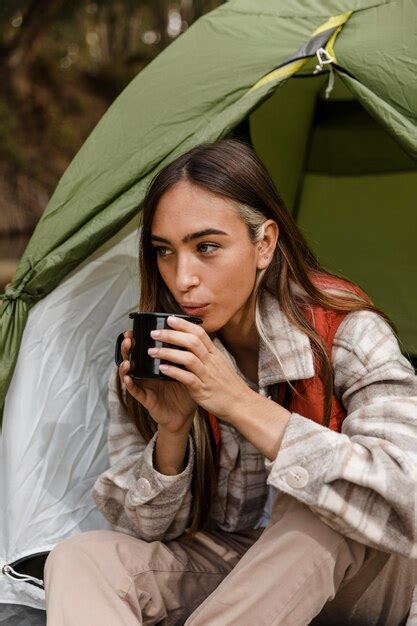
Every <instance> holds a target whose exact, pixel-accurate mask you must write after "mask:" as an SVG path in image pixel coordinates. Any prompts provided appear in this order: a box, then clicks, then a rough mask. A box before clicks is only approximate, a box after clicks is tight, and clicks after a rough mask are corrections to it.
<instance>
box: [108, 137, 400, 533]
mask: <svg viewBox="0 0 417 626" xmlns="http://www.w3.org/2000/svg"><path fill="white" fill-rule="evenodd" d="M181 180H187V181H189V182H191V183H192V184H195V185H198V186H200V187H203V188H205V189H207V190H208V191H211V192H214V193H216V194H220V195H222V196H224V197H226V198H230V199H231V200H233V201H234V206H235V207H236V211H237V212H238V214H239V215H240V216H241V217H242V219H243V220H244V221H245V223H246V224H247V227H248V235H249V238H250V240H251V241H252V242H253V243H255V242H256V241H258V240H259V239H260V238H262V224H263V222H264V221H265V220H267V219H273V220H274V221H275V222H277V224H278V226H279V239H278V242H277V246H276V249H275V253H274V257H273V259H272V261H271V263H270V264H269V266H268V267H267V268H266V269H265V270H262V271H259V272H258V275H257V278H256V281H255V286H254V290H253V293H254V295H255V302H256V307H255V324H256V327H257V330H258V333H259V336H260V337H261V338H262V340H263V341H266V342H267V343H268V345H269V346H270V348H271V350H272V351H273V352H274V353H275V351H274V349H273V346H272V345H271V344H270V343H269V342H268V338H267V336H266V333H265V332H264V329H263V325H262V319H261V316H260V315H259V298H260V294H261V292H262V291H263V289H267V290H268V291H270V293H272V294H274V295H275V297H276V299H277V301H278V303H279V306H280V307H281V309H282V311H283V312H284V313H285V315H286V316H287V317H288V319H289V320H290V322H291V323H292V324H293V325H294V326H296V327H297V328H299V329H300V330H301V331H303V332H304V333H305V334H306V335H307V336H308V337H309V339H310V343H311V347H312V350H313V353H314V357H315V359H316V363H317V364H318V365H319V367H320V368H321V371H322V376H323V380H324V385H325V400H324V406H323V422H322V423H323V424H324V425H325V426H327V425H328V423H329V418H330V410H331V399H332V396H333V367H332V364H331V360H330V356H329V354H328V353H327V349H326V346H325V344H324V342H323V340H322V338H321V337H320V335H319V334H318V333H317V332H316V331H315V329H314V327H313V326H312V325H311V324H310V323H309V322H308V321H307V319H306V317H305V315H303V313H302V309H303V306H305V305H306V303H307V304H308V303H310V304H312V305H316V306H320V307H324V308H326V309H332V310H334V311H342V312H350V311H359V310H368V311H374V312H377V313H378V314H379V315H380V316H381V317H383V318H384V319H385V320H386V321H387V322H388V324H389V325H390V326H391V328H392V329H393V331H394V333H395V334H396V335H397V331H396V328H395V326H394V324H393V323H392V322H391V320H390V319H389V318H388V317H387V316H386V315H385V314H384V313H383V312H382V311H380V310H379V309H377V308H376V307H375V306H374V304H373V303H372V301H371V300H370V299H369V298H368V297H367V296H366V294H363V295H361V293H360V292H359V295H358V293H357V292H358V290H357V289H356V293H354V292H352V291H351V290H344V289H343V287H342V289H341V290H340V291H337V292H335V291H331V290H329V289H325V288H321V287H320V284H323V282H322V281H323V280H324V281H325V280H326V278H327V279H329V278H330V279H332V278H338V279H343V280H344V281H345V283H347V284H348V285H352V286H353V287H355V286H354V285H353V284H352V283H351V282H350V281H348V280H347V279H346V278H345V277H343V276H341V275H340V274H339V275H338V274H335V273H332V272H329V271H327V270H326V269H325V268H323V267H322V266H321V265H320V264H319V262H318V260H317V259H316V257H315V255H314V254H313V252H312V250H311V249H310V247H309V246H308V244H307V242H306V240H305V238H304V237H303V235H302V233H301V232H300V230H299V228H298V226H297V224H296V222H295V221H294V219H293V218H292V216H291V214H290V213H289V212H288V210H287V209H286V207H285V205H284V202H283V200H282V198H281V197H280V196H279V194H278V192H277V190H276V188H275V186H274V183H273V182H272V180H271V177H270V176H269V174H268V171H267V170H266V168H265V167H264V165H263V164H262V162H261V160H260V159H259V158H258V156H257V155H256V153H255V151H254V150H253V149H252V148H251V146H249V145H248V144H246V143H244V142H242V141H240V140H236V139H223V140H220V141H217V142H215V143H213V144H203V145H200V146H197V147H196V148H193V149H192V150H189V151H188V152H186V153H185V154H183V155H181V156H179V157H178V158H176V159H175V160H173V161H172V162H171V163H170V164H169V165H167V166H166V167H164V169H162V170H161V171H160V172H159V173H158V174H157V175H156V177H155V178H154V180H153V181H152V183H151V185H150V187H149V189H148V191H147V194H146V198H145V200H144V207H143V214H142V228H141V235H140V248H139V273H140V290H141V291H140V302H139V310H140V311H167V312H173V313H183V311H182V309H181V308H180V307H179V305H178V304H177V303H176V301H175V300H174V298H173V296H172V294H171V293H170V292H169V291H168V289H167V287H166V285H165V283H164V282H163V280H162V278H161V276H160V274H159V271H158V268H157V260H156V252H155V250H154V248H153V246H152V245H151V240H150V234H151V224H152V219H153V216H154V213H155V210H156V207H157V205H158V202H159V200H160V199H161V197H162V196H163V194H164V193H165V192H166V191H167V190H168V189H170V188H171V187H172V186H173V185H175V184H176V183H178V182H179V181H181ZM276 357H277V359H279V355H276ZM288 382H289V381H288ZM117 384H118V390H119V398H120V401H121V402H123V404H125V406H126V409H127V412H128V415H129V416H130V418H131V419H132V421H133V422H134V423H135V424H136V427H137V428H138V431H139V433H140V434H141V435H142V437H143V438H144V439H145V440H146V441H149V440H150V439H151V437H152V436H153V434H154V433H155V431H156V424H155V422H154V420H153V419H152V418H151V416H150V415H149V413H148V411H147V410H146V409H145V408H144V407H143V406H142V405H141V404H140V403H138V402H137V401H136V400H135V399H134V398H133V397H132V396H131V395H130V394H126V400H124V398H123V394H122V390H121V383H120V379H119V377H117ZM290 387H291V388H292V389H293V390H294V388H293V387H292V386H291V385H290ZM190 434H191V437H192V440H193V443H194V449H195V467H194V473H193V479H192V486H191V489H192V494H193V504H192V513H191V520H190V525H189V529H188V533H187V536H188V537H191V536H192V535H193V534H194V533H195V532H196V531H197V530H198V529H201V528H206V527H207V522H208V519H209V509H210V503H211V501H212V498H213V497H214V495H215V490H216V476H215V471H214V452H215V443H214V439H213V435H212V432H211V428H210V426H209V422H208V419H207V413H206V412H205V411H204V410H202V409H199V410H198V411H197V412H196V415H195V418H194V421H193V426H192V429H191V432H190Z"/></svg>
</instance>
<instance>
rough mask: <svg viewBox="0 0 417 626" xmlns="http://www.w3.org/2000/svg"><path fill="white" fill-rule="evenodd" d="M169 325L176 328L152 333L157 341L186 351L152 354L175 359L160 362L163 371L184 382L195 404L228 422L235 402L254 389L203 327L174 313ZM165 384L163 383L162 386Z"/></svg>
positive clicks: (154, 350) (165, 350) (154, 351)
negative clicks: (167, 362)
mask: <svg viewBox="0 0 417 626" xmlns="http://www.w3.org/2000/svg"><path fill="white" fill-rule="evenodd" d="M168 324H169V325H170V326H171V328H173V329H175V330H168V329H162V330H160V331H152V332H151V336H152V337H153V338H154V339H158V341H162V342H164V343H169V344H174V345H177V346H181V347H183V348H185V350H176V349H175V348H165V347H162V348H151V349H150V350H149V351H148V352H149V354H150V356H152V357H154V358H158V359H163V360H166V361H170V362H172V365H161V366H160V370H161V371H162V372H163V373H164V374H166V375H167V376H170V377H171V378H172V379H174V380H176V381H178V383H182V385H183V386H184V387H185V388H186V389H187V391H188V393H189V396H190V397H191V399H192V400H193V401H194V402H195V403H196V404H198V405H199V406H201V407H202V408H204V409H206V411H209V412H210V413H213V414H214V415H216V416H217V417H220V418H221V419H223V420H224V421H229V416H230V415H231V413H232V410H234V409H235V408H236V404H237V403H238V402H240V401H242V399H243V398H245V397H246V396H247V395H248V393H249V394H250V393H251V392H252V390H251V389H250V388H249V387H248V386H247V385H246V383H245V382H244V381H243V380H242V378H241V377H240V376H239V375H238V374H237V373H236V371H235V370H234V369H233V368H232V366H231V365H230V363H229V362H228V361H227V359H226V358H225V357H224V355H223V354H222V353H221V352H220V350H218V348H216V346H215V345H214V343H213V342H212V340H211V339H210V337H209V336H208V334H207V333H206V331H205V330H204V329H203V328H202V327H201V326H197V325H196V324H193V323H192V322H189V321H187V320H185V319H183V318H181V317H175V316H170V317H168ZM156 333H159V334H156ZM175 363H180V364H182V365H184V366H185V367H186V368H187V371H186V370H183V369H180V368H178V367H175ZM165 384H166V383H165V382H164V383H162V387H163V386H164V385H165Z"/></svg>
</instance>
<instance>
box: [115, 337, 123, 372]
mask: <svg viewBox="0 0 417 626" xmlns="http://www.w3.org/2000/svg"><path fill="white" fill-rule="evenodd" d="M124 338H125V336H124V333H120V335H119V336H118V337H117V339H116V348H115V351H114V360H115V363H116V365H117V367H120V365H121V363H122V362H123V357H122V343H123V339H124Z"/></svg>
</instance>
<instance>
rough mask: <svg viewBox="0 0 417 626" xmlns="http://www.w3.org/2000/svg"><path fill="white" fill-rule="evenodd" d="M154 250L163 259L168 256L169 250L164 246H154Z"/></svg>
mask: <svg viewBox="0 0 417 626" xmlns="http://www.w3.org/2000/svg"><path fill="white" fill-rule="evenodd" d="M154 248H155V250H156V254H157V255H158V256H161V257H164V256H167V254H166V251H167V250H168V248H164V247H163V246H154Z"/></svg>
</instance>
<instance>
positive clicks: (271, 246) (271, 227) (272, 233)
mask: <svg viewBox="0 0 417 626" xmlns="http://www.w3.org/2000/svg"><path fill="white" fill-rule="evenodd" d="M278 237H279V228H278V224H277V223H276V222H275V221H274V220H266V222H264V236H263V238H262V239H261V240H260V241H258V242H257V243H256V254H257V259H256V267H257V269H259V270H263V269H265V268H266V267H268V265H269V264H270V262H271V261H272V257H273V255H274V252H275V248H276V246H277V242H278Z"/></svg>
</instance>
